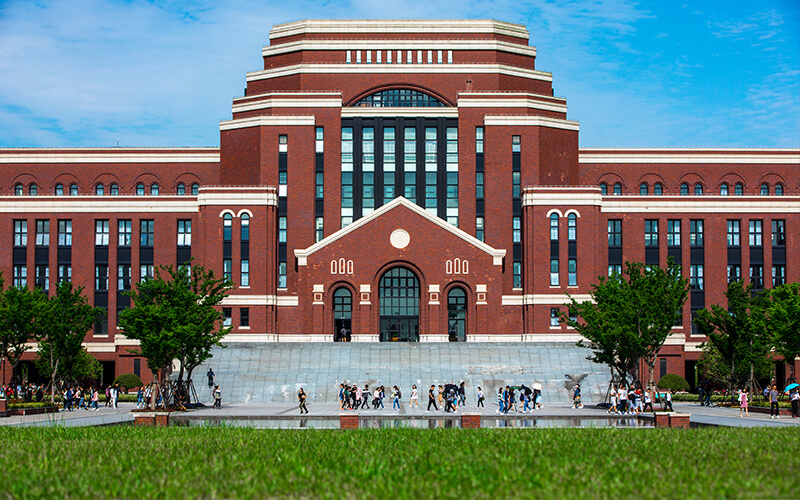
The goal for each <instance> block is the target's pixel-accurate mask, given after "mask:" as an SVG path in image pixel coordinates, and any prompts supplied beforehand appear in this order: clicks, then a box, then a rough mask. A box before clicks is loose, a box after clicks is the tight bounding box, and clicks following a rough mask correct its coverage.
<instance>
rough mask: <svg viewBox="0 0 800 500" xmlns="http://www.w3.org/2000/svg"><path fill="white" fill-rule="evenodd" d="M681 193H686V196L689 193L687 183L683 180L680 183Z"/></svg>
mask: <svg viewBox="0 0 800 500" xmlns="http://www.w3.org/2000/svg"><path fill="white" fill-rule="evenodd" d="M681 194H682V195H687V196H688V194H689V185H688V184H686V183H685V182H684V183H683V184H681Z"/></svg>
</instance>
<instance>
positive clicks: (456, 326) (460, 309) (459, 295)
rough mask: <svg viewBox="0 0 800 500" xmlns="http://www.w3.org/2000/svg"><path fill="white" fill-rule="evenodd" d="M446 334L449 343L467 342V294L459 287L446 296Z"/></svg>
mask: <svg viewBox="0 0 800 500" xmlns="http://www.w3.org/2000/svg"><path fill="white" fill-rule="evenodd" d="M447 332H448V333H449V334H450V342H466V341H467V293H466V292H465V291H464V289H463V288H461V287H455V288H453V289H451V290H450V292H449V293H448V294H447Z"/></svg>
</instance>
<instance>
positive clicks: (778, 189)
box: [775, 184, 783, 196]
mask: <svg viewBox="0 0 800 500" xmlns="http://www.w3.org/2000/svg"><path fill="white" fill-rule="evenodd" d="M775 196H783V184H775Z"/></svg>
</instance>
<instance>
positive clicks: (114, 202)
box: [0, 196, 197, 213]
mask: <svg viewBox="0 0 800 500" xmlns="http://www.w3.org/2000/svg"><path fill="white" fill-rule="evenodd" d="M184 198H185V199H184ZM47 212H59V213H95V212H96V213H108V212H112V213H113V212H119V213H196V212H197V199H196V198H195V197H194V196H182V197H179V198H178V197H171V198H168V197H166V196H138V197H136V198H133V197H121V196H0V213H47Z"/></svg>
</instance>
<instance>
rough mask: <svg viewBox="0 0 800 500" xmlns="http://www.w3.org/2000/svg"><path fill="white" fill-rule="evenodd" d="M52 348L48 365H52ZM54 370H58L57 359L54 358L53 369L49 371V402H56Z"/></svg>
mask: <svg viewBox="0 0 800 500" xmlns="http://www.w3.org/2000/svg"><path fill="white" fill-rule="evenodd" d="M52 363H53V350H52V349H50V366H53V364H52ZM56 371H58V360H56V364H55V366H53V371H52V373H50V403H51V404H56Z"/></svg>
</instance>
